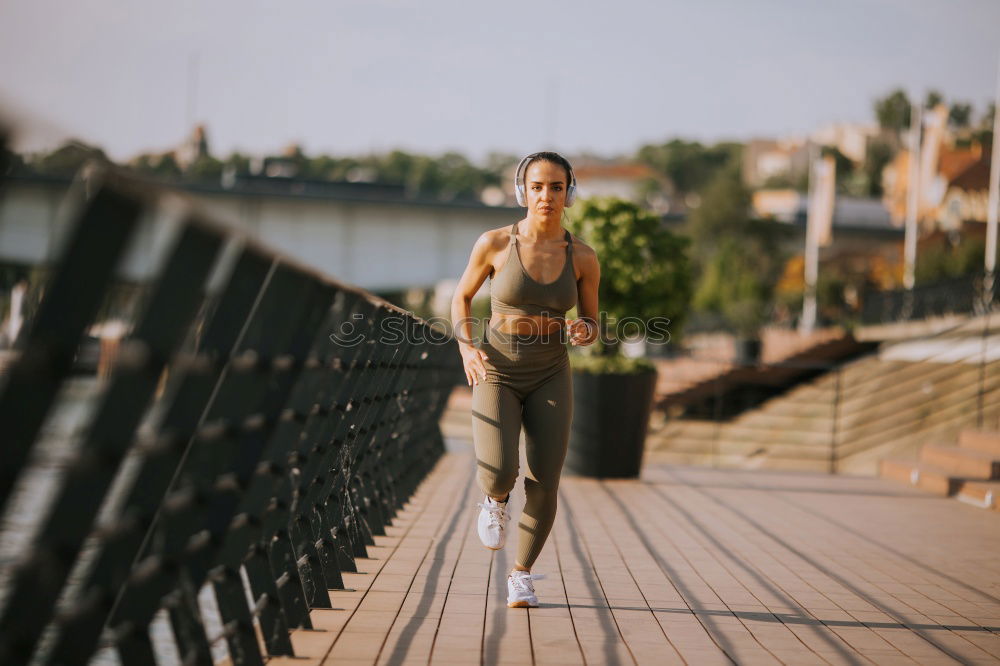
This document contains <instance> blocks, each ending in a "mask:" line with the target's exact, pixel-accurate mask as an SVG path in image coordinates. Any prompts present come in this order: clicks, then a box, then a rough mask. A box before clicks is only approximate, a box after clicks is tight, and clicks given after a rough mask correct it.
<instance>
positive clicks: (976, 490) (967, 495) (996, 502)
mask: <svg viewBox="0 0 1000 666" xmlns="http://www.w3.org/2000/svg"><path fill="white" fill-rule="evenodd" d="M958 499H960V500H962V501H963V502H967V503H969V504H974V505H975V506H979V507H982V508H984V509H993V510H994V511H1000V481H966V482H965V483H963V484H962V487H961V488H960V489H959V491H958Z"/></svg>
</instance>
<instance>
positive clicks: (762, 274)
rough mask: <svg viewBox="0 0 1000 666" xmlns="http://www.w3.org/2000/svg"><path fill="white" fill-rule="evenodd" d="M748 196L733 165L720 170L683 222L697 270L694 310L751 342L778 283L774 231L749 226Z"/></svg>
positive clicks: (760, 224)
mask: <svg viewBox="0 0 1000 666" xmlns="http://www.w3.org/2000/svg"><path fill="white" fill-rule="evenodd" d="M749 212H750V192H749V191H748V190H747V188H746V187H745V186H744V185H743V181H742V179H741V178H740V172H739V169H738V167H737V166H736V165H728V166H727V167H726V168H725V169H722V170H720V171H719V172H718V173H717V174H716V176H715V178H713V179H712V182H711V183H710V184H709V185H708V186H707V187H706V188H705V190H704V192H703V194H702V204H701V206H699V207H698V208H697V209H696V210H695V211H694V212H693V213H692V214H691V217H690V218H689V222H688V230H689V233H690V235H691V238H692V241H693V248H692V254H693V255H694V257H695V260H696V262H697V266H698V278H697V288H696V290H695V296H694V306H695V308H696V309H698V310H702V311H706V312H715V313H717V314H720V315H722V316H723V317H724V318H725V319H726V321H727V322H728V323H729V324H730V325H731V326H732V327H733V328H734V329H736V331H737V332H739V333H740V334H741V335H743V336H746V337H754V335H755V334H756V332H757V330H758V329H759V328H760V326H762V325H763V324H764V323H765V322H766V320H767V316H768V311H769V310H770V304H771V301H772V299H773V295H774V289H775V285H776V284H777V282H778V278H779V277H780V271H781V267H782V264H783V262H782V257H781V253H780V250H779V241H780V233H781V232H780V227H779V226H778V225H776V224H774V223H771V222H767V221H763V220H751V219H750V217H749Z"/></svg>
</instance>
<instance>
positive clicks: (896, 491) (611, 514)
mask: <svg viewBox="0 0 1000 666" xmlns="http://www.w3.org/2000/svg"><path fill="white" fill-rule="evenodd" d="M452 448H453V449H454V451H453V452H452V453H449V454H448V455H447V456H446V457H445V458H444V459H442V461H441V462H440V464H439V465H438V466H437V467H436V468H435V470H434V472H433V473H432V474H431V476H430V477H429V478H428V479H427V480H426V481H425V482H424V483H423V485H422V486H421V487H420V488H419V490H418V492H417V493H416V494H415V496H414V497H413V498H412V501H411V502H410V503H409V504H408V505H407V507H406V510H405V511H404V512H403V513H402V514H401V515H400V517H399V519H398V520H397V521H396V523H395V524H394V525H393V526H392V527H390V528H388V529H387V532H388V536H385V537H376V542H377V544H378V545H377V547H375V548H371V549H370V552H371V556H372V557H371V559H369V560H361V561H360V565H359V568H360V569H361V572H360V573H357V574H347V575H346V576H345V577H346V580H347V584H348V585H349V586H350V587H352V588H353V590H352V591H334V592H333V593H332V597H333V602H334V610H317V611H313V618H314V622H315V624H316V628H317V630H315V631H296V632H294V634H293V641H294V643H295V645H296V648H297V650H298V653H299V654H300V655H303V656H306V657H309V658H308V659H302V658H296V659H294V660H292V659H274V660H272V662H271V663H272V664H278V663H289V664H293V663H294V664H296V665H304V664H312V663H328V664H349V663H356V664H427V663H428V662H430V663H442V664H445V663H456V664H457V663H460V664H479V663H485V664H584V663H586V664H656V665H659V664H681V663H687V664H697V665H700V664H728V663H733V662H735V663H739V664H757V663H768V664H775V663H785V664H814V663H815V664H822V663H830V664H855V663H859V664H860V663H865V664H868V663H875V664H896V663H908V664H911V663H914V662H916V663H920V664H944V663H1000V515H998V514H997V513H996V512H992V511H983V510H980V509H976V508H975V507H971V506H967V505H965V504H962V503H960V502H957V501H955V500H948V499H940V498H936V497H933V496H930V495H925V494H923V493H921V492H920V491H916V490H912V489H909V488H901V487H898V486H896V485H894V484H892V483H890V482H886V481H882V480H879V479H869V478H850V477H830V476H824V475H816V474H803V473H780V472H746V471H716V470H709V469H700V468H678V467H668V466H661V465H655V464H653V465H648V466H647V467H646V468H645V469H644V471H643V478H642V479H641V480H639V481H603V482H601V481H595V480H589V479H580V478H573V477H564V478H563V481H562V484H561V486H560V506H559V513H558V516H557V519H556V524H555V527H554V528H553V532H552V535H551V537H550V538H549V541H548V542H547V544H546V547H545V550H544V551H543V552H542V555H541V557H540V558H539V560H538V561H537V562H536V564H535V567H534V569H533V571H535V572H537V573H544V574H546V575H547V578H546V579H544V580H539V581H536V583H535V587H536V590H537V593H538V596H539V600H540V601H541V604H542V605H541V607H540V608H537V609H530V610H528V609H508V608H507V607H506V605H505V603H504V602H505V595H506V586H505V585H506V583H505V577H506V572H507V571H508V570H509V568H510V567H511V565H512V564H513V553H514V548H513V544H511V543H508V547H507V548H506V549H504V550H502V551H497V552H494V551H490V550H487V549H486V548H484V547H483V546H482V545H481V544H480V543H479V540H478V538H477V536H476V533H475V518H476V508H475V503H476V502H477V501H480V500H481V494H480V492H479V490H478V488H477V487H476V482H475V478H474V465H475V463H474V458H473V455H472V452H471V450H470V447H469V446H468V445H463V444H458V445H457V446H453V447H452ZM522 459H523V458H522ZM523 469H524V467H523V463H522V471H523ZM512 501H513V509H514V517H513V520H512V521H511V523H510V525H511V526H512V527H513V526H514V525H515V524H516V520H517V516H518V515H519V513H520V505H521V503H522V502H523V486H521V485H520V483H519V485H518V487H517V489H516V490H515V492H514V494H513V498H512Z"/></svg>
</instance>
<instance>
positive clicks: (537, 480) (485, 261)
mask: <svg viewBox="0 0 1000 666" xmlns="http://www.w3.org/2000/svg"><path fill="white" fill-rule="evenodd" d="M514 189H515V193H516V194H517V201H518V203H519V204H521V205H522V206H526V207H527V209H528V214H527V216H526V217H525V218H524V219H522V220H520V221H519V222H516V223H514V224H513V225H511V226H510V227H501V228H499V229H492V230H490V231H487V232H485V233H483V234H482V235H481V236H480V237H479V239H478V240H477V241H476V243H475V245H474V246H473V248H472V256H471V257H470V258H469V265H468V266H467V267H466V269H465V272H464V273H463V274H462V278H461V280H460V281H459V283H458V288H457V290H456V292H455V296H454V299H453V300H452V306H451V314H452V322H453V324H454V328H455V336H456V338H457V339H458V341H459V349H460V350H461V353H462V362H463V364H464V366H465V375H466V379H467V380H468V382H469V384H470V385H472V387H473V389H472V437H473V444H474V445H475V449H476V459H477V464H478V473H477V480H478V482H479V487H480V488H481V489H482V491H483V492H484V493H485V494H486V497H485V498H484V501H483V502H481V503H479V504H478V505H477V506H478V507H480V513H479V521H478V532H479V538H480V540H481V541H482V542H483V545H484V546H486V547H487V548H491V549H493V550H499V549H500V548H503V546H504V541H505V537H506V534H505V529H506V522H507V521H508V520H510V517H509V515H508V512H507V503H508V500H509V499H510V491H511V490H512V489H513V488H514V484H515V483H516V482H517V474H518V443H519V439H520V433H521V426H522V424H523V426H524V438H525V443H526V450H525V454H526V458H527V461H528V470H527V473H526V474H525V478H524V495H525V502H524V510H523V512H522V515H521V518H520V520H519V521H518V525H517V526H518V545H517V559H516V561H515V565H514V569H513V570H512V571H511V572H510V575H508V577H507V606H509V607H511V608H514V607H537V606H538V598H537V597H536V596H535V590H534V585H533V583H532V581H533V580H534V579H538V578H543V577H544V575H543V574H532V573H531V565H532V564H534V562H535V560H536V559H537V558H538V555H539V553H540V552H541V550H542V546H544V545H545V539H546V538H547V537H548V535H549V531H550V530H551V529H552V523H553V521H554V520H555V515H556V500H557V491H558V488H559V476H560V474H561V472H562V465H563V460H564V459H565V457H566V446H567V443H568V442H569V433H570V422H571V420H572V418H573V384H572V379H571V375H570V366H569V352H568V350H567V348H566V342H567V341H569V343H570V344H573V345H589V344H591V343H593V342H594V341H595V340H596V339H597V336H598V329H597V287H598V283H599V281H600V265H599V263H598V260H597V254H596V253H595V252H594V250H593V249H592V248H590V247H589V246H587V245H586V244H584V243H582V242H581V241H580V240H579V239H577V238H574V237H573V236H572V235H571V234H570V233H569V231H567V230H565V229H563V228H562V216H563V208H566V207H568V206H570V205H571V204H572V203H573V198H574V195H575V193H576V178H575V177H574V175H573V168H572V167H571V166H570V164H569V162H568V161H567V160H566V158H564V157H563V156H561V155H559V154H558V153H551V152H541V153H533V154H531V155H528V156H527V157H525V158H524V159H523V160H521V163H520V164H519V165H518V168H517V171H516V172H515V176H514ZM487 277H490V278H491V282H490V310H491V316H490V319H489V325H488V326H487V327H486V328H485V330H484V332H483V341H482V344H481V346H479V347H477V346H476V345H474V344H473V340H472V328H471V323H470V313H471V303H472V297H473V296H475V294H476V292H478V291H479V287H480V286H481V285H482V284H483V282H484V281H485V280H486V278H487ZM573 306H577V313H578V315H579V316H578V318H577V319H573V320H566V312H567V311H568V310H569V309H571V308H572V307H573Z"/></svg>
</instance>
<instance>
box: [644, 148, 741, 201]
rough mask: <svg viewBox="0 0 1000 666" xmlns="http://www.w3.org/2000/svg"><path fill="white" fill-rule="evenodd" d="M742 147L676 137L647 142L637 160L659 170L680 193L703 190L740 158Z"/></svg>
mask: <svg viewBox="0 0 1000 666" xmlns="http://www.w3.org/2000/svg"><path fill="white" fill-rule="evenodd" d="M741 150H742V146H741V145H740V144H736V143H718V144H715V145H714V146H708V147H706V146H703V145H702V144H701V143H699V142H697V141H683V140H681V139H673V140H671V141H668V142H667V143H664V144H661V145H645V146H643V147H641V148H640V149H639V152H638V153H637V155H636V159H637V160H638V161H639V162H641V163H643V164H646V165H647V166H649V167H651V168H653V169H655V170H656V171H659V172H660V173H662V174H663V175H665V176H666V177H667V178H669V179H670V181H671V182H672V183H673V184H674V187H675V188H676V190H677V192H678V193H679V194H680V195H685V194H691V193H694V192H698V191H699V190H701V189H702V188H703V187H704V186H705V185H706V184H707V183H708V182H709V180H711V178H712V176H713V175H714V174H715V172H716V171H718V170H719V169H721V168H722V167H724V166H725V165H726V164H729V163H730V162H733V161H736V160H738V159H739V156H740V152H741Z"/></svg>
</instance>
